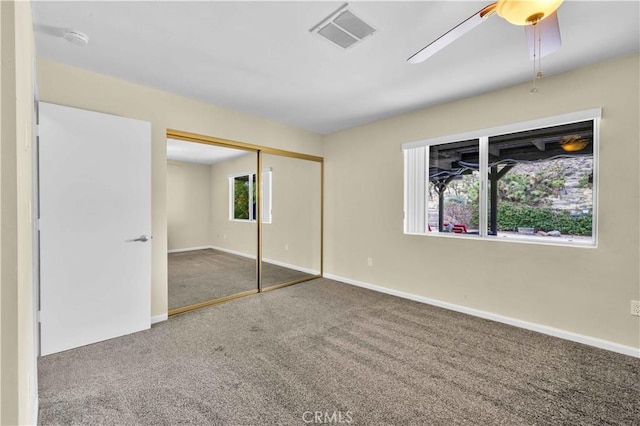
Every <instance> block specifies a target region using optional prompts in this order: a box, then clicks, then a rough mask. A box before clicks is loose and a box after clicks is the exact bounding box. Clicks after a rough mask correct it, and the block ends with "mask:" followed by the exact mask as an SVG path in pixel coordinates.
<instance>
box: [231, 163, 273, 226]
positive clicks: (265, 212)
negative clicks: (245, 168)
mask: <svg viewBox="0 0 640 426" xmlns="http://www.w3.org/2000/svg"><path fill="white" fill-rule="evenodd" d="M255 175H256V172H255V171H251V172H246V173H234V174H231V175H229V176H228V179H229V220H230V221H232V222H255V221H256V218H255V217H253V208H251V206H253V202H254V200H253V177H254V176H255ZM244 176H247V177H248V181H249V219H237V218H235V217H234V205H235V202H234V201H235V200H234V198H235V179H236V178H238V177H244ZM272 182H273V178H272V170H271V168H270V167H269V168H265V169H263V170H262V185H263V186H266V190H265V191H264V192H266V193H267V195H266V196H264V194H263V197H262V223H271V221H272V208H271V206H272V204H271V202H272V200H273V198H272V193H273V188H272Z"/></svg>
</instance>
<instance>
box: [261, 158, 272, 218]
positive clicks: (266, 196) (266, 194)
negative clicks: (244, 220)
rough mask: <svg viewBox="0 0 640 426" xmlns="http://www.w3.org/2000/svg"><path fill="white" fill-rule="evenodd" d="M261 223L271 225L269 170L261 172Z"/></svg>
mask: <svg viewBox="0 0 640 426" xmlns="http://www.w3.org/2000/svg"><path fill="white" fill-rule="evenodd" d="M262 223H271V169H270V168H268V169H264V170H262Z"/></svg>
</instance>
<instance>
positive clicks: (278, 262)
mask: <svg viewBox="0 0 640 426" xmlns="http://www.w3.org/2000/svg"><path fill="white" fill-rule="evenodd" d="M262 261H263V262H265V263H270V264H272V265H276V266H282V267H283V268H288V269H293V270H294V271H300V272H304V273H305V274H311V275H319V274H320V271H315V270H313V269H309V268H305V267H303V266H296V265H290V264H288V263H284V262H280V261H279V260H273V259H265V258H262Z"/></svg>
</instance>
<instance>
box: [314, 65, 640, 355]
mask: <svg viewBox="0 0 640 426" xmlns="http://www.w3.org/2000/svg"><path fill="white" fill-rule="evenodd" d="M638 62H639V59H638V55H632V56H626V57H622V58H618V59H614V60H611V61H608V62H604V63H600V64H596V65H592V66H588V67H586V68H582V69H578V70H575V71H571V72H568V73H565V74H561V75H557V76H552V77H548V78H545V79H544V80H542V81H541V83H540V92H539V93H538V94H536V95H535V96H532V95H530V94H529V84H528V83H527V84H523V85H519V86H515V87H511V88H507V89H503V90H498V91H495V92H491V93H487V94H483V95H480V96H475V97H472V98H468V99H464V100H461V101H457V102H452V103H449V104H446V105H441V106H437V107H434V108H430V109H427V110H422V111H418V112H415V113H411V114H406V115H402V116H399V117H396V118H392V119H388V120H383V121H379V122H376V123H373V124H370V125H366V126H362V127H358V128H354V129H350V130H346V131H343V132H339V133H336V134H332V135H329V136H327V137H326V138H325V167H326V175H325V176H326V181H325V182H326V192H325V202H326V210H325V211H326V232H325V271H326V272H327V273H331V274H335V275H337V276H341V277H345V278H349V279H353V280H358V281H362V282H366V283H370V284H375V285H379V286H383V287H387V288H389V289H394V290H399V291H404V292H408V293H412V294H416V295H420V296H424V297H429V298H433V299H437V300H440V301H444V302H449V303H453V304H458V305H462V306H465V307H470V308H475V309H478V310H482V311H488V312H492V313H496V314H500V315H504V316H507V317H512V318H516V319H520V320H523V321H528V322H532V323H537V324H541V325H545V326H550V327H555V328H559V329H562V330H566V331H570V332H574V333H579V334H582V335H586V336H591V337H595V338H599V339H604V340H607V341H611V342H615V343H618V344H621V345H626V346H630V347H633V348H638V347H640V318H638V317H634V316H631V315H630V312H629V307H630V300H632V299H634V300H638V299H640V284H639V283H640V281H639V266H640V265H639V263H640V240H639V237H640V227H639V220H638V219H639V217H640V205H639V193H640V186H639V180H640V176H639V170H640V150H639V145H640V144H639V140H640V134H639V116H640V108H639V79H638V75H639V72H640V69H639V64H638ZM425 96H428V94H425ZM596 107H602V109H603V118H602V122H601V132H600V175H599V187H600V194H599V203H600V204H599V211H598V214H599V215H598V229H599V235H598V237H599V244H598V248H597V249H585V248H571V247H559V246H558V247H556V246H543V245H531V244H522V243H507V242H500V241H480V240H474V241H470V240H468V239H454V238H437V237H431V238H429V237H424V236H409V235H404V234H403V233H402V222H403V157H402V153H401V149H400V146H401V144H402V143H404V142H409V141H415V140H420V139H426V138H433V137H437V136H443V135H447V134H455V133H461V132H465V131H471V130H476V129H483V128H487V127H493V126H499V125H504V124H509V123H514V122H519V121H526V120H531V119H536V118H543V117H548V116H552V115H556V114H563V113H568V112H573V111H581V110H586V109H590V108H596ZM367 257H372V258H373V266H372V267H368V266H367V262H366V259H367Z"/></svg>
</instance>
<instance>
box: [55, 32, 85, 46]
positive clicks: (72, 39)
mask: <svg viewBox="0 0 640 426" xmlns="http://www.w3.org/2000/svg"><path fill="white" fill-rule="evenodd" d="M62 36H63V37H64V39H65V40H67V41H68V42H69V43H71V44H75V45H76V46H82V47H84V46H86V45H88V44H89V36H87V35H86V34H85V33H81V32H80V31H75V30H65V31H64V34H63V35H62Z"/></svg>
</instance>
